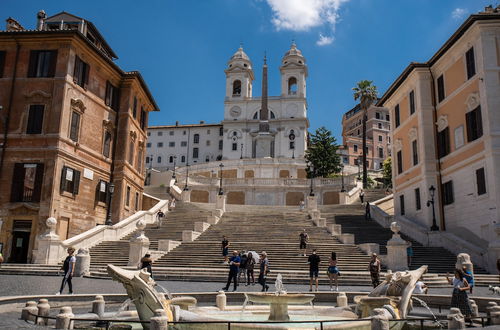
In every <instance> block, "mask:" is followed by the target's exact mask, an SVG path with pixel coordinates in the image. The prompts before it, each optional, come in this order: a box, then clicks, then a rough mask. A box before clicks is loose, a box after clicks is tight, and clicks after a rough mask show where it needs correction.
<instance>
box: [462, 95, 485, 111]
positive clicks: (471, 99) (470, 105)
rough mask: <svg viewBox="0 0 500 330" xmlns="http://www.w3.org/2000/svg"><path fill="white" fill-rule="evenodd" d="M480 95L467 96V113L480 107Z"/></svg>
mask: <svg viewBox="0 0 500 330" xmlns="http://www.w3.org/2000/svg"><path fill="white" fill-rule="evenodd" d="M480 104H481V103H480V100H479V93H471V94H469V96H467V100H465V105H466V106H467V111H472V110H474V109H476V108H477V107H478V106H479V105H480Z"/></svg>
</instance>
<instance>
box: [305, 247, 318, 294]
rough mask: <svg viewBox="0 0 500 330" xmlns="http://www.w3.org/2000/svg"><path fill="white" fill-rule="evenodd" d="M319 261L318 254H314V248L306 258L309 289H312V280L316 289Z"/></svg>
mask: <svg viewBox="0 0 500 330" xmlns="http://www.w3.org/2000/svg"><path fill="white" fill-rule="evenodd" d="M320 262H321V260H320V258H319V255H317V254H316V249H314V250H313V251H312V254H311V255H310V256H309V258H308V259H307V263H308V264H309V291H312V285H313V281H315V282H316V291H318V276H319V263H320Z"/></svg>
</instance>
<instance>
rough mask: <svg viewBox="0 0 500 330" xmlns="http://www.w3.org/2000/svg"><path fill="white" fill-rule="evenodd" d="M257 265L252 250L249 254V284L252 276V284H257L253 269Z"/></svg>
mask: <svg viewBox="0 0 500 330" xmlns="http://www.w3.org/2000/svg"><path fill="white" fill-rule="evenodd" d="M254 267H255V259H254V258H253V255H252V252H248V254H247V284H246V285H250V277H251V278H252V285H255V277H254V274H253V269H254Z"/></svg>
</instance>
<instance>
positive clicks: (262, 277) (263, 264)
mask: <svg viewBox="0 0 500 330" xmlns="http://www.w3.org/2000/svg"><path fill="white" fill-rule="evenodd" d="M259 264H260V272H259V284H260V285H262V290H261V291H263V292H264V291H267V290H269V285H267V284H266V280H267V274H269V260H267V253H266V252H265V251H262V253H261V254H260V261H259Z"/></svg>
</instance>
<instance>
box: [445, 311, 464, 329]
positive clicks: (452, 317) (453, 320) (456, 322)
mask: <svg viewBox="0 0 500 330" xmlns="http://www.w3.org/2000/svg"><path fill="white" fill-rule="evenodd" d="M446 318H447V319H448V329H465V319H464V316H463V315H462V313H461V312H460V309H459V308H456V307H452V308H450V314H448V316H447V317H446Z"/></svg>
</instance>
